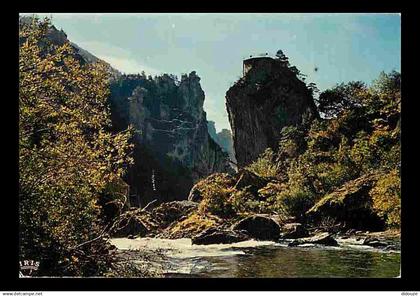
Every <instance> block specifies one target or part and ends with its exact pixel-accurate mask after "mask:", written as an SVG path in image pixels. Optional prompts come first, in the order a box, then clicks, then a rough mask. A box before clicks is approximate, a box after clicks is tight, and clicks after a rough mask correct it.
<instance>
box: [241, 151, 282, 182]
mask: <svg viewBox="0 0 420 296" xmlns="http://www.w3.org/2000/svg"><path fill="white" fill-rule="evenodd" d="M274 157H275V154H274V152H273V150H272V149H271V148H267V149H266V150H265V151H264V152H263V153H262V154H261V155H260V156H259V157H258V159H257V160H256V161H254V162H253V163H251V164H250V165H249V166H248V167H247V168H246V169H247V170H249V171H251V172H253V173H254V174H256V175H258V176H261V177H275V176H277V174H278V172H279V171H278V164H277V162H276V161H275V158H274Z"/></svg>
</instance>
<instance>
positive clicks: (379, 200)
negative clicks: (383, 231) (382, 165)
mask: <svg viewBox="0 0 420 296" xmlns="http://www.w3.org/2000/svg"><path fill="white" fill-rule="evenodd" d="M370 195H371V196H372V200H373V208H374V209H375V210H376V211H377V212H378V214H379V215H380V216H382V217H384V219H385V220H386V223H387V225H388V226H389V227H400V224H401V179H400V175H399V173H398V170H396V169H395V170H392V171H391V172H389V173H386V174H384V175H383V176H382V177H381V178H380V179H379V180H378V182H377V183H376V185H375V186H374V187H373V188H372V189H371V191H370Z"/></svg>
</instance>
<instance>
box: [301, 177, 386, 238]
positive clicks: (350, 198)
mask: <svg viewBox="0 0 420 296" xmlns="http://www.w3.org/2000/svg"><path fill="white" fill-rule="evenodd" d="M377 178H378V176H377V175H375V174H366V175H363V176H362V177H359V178H357V179H355V180H352V181H349V182H347V183H345V184H344V185H343V186H342V187H341V188H339V189H337V190H336V191H334V192H332V193H331V194H328V195H327V196H325V197H324V198H322V199H321V200H320V201H318V202H317V203H316V204H315V205H314V206H313V207H312V208H311V209H309V210H308V211H307V212H306V217H307V219H308V221H310V222H313V223H320V224H322V221H323V220H325V219H326V217H328V218H329V219H333V220H334V221H337V222H338V223H341V224H342V225H345V227H346V228H354V229H359V230H361V229H362V230H374V231H380V230H383V229H384V227H385V221H384V220H383V218H381V217H379V216H378V215H377V214H376V213H375V212H374V211H373V210H372V198H371V197H370V195H369V191H370V189H371V188H372V187H373V185H374V184H375V181H376V180H377Z"/></svg>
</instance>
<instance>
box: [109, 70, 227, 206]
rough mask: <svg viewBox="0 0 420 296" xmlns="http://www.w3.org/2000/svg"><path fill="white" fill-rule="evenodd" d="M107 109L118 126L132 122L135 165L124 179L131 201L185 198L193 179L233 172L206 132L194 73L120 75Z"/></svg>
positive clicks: (200, 92)
mask: <svg viewBox="0 0 420 296" xmlns="http://www.w3.org/2000/svg"><path fill="white" fill-rule="evenodd" d="M110 103H111V113H112V117H113V122H114V124H115V125H116V126H118V128H119V129H124V128H126V127H127V126H128V125H133V126H134V129H135V132H136V137H135V154H134V161H135V165H134V168H133V169H132V170H131V172H130V176H129V180H128V183H129V184H130V185H131V187H132V189H133V191H132V195H133V196H135V197H134V199H132V202H133V203H134V204H137V203H139V202H138V201H137V200H136V198H138V199H139V200H140V203H141V202H143V203H144V202H147V201H149V200H151V199H153V198H158V199H159V201H170V200H176V199H185V198H186V197H187V196H188V192H189V191H190V189H191V187H192V185H193V183H195V181H197V180H198V179H200V178H203V177H205V176H207V175H210V174H211V173H214V172H232V169H231V168H230V166H229V162H228V155H227V153H225V152H223V151H222V149H221V148H220V147H219V146H218V145H217V143H215V141H214V140H213V139H212V138H211V137H210V136H209V133H208V131H207V119H206V113H205V112H204V110H203V103H204V92H203V90H202V89H201V86H200V77H198V76H197V75H196V73H195V72H191V73H190V74H189V75H186V74H185V75H182V77H181V80H180V81H178V80H177V78H176V77H174V76H170V75H167V74H164V75H162V76H159V77H155V78H152V77H150V76H149V77H146V76H145V75H123V76H122V77H121V78H120V79H118V80H117V81H115V82H114V83H112V84H111V97H110Z"/></svg>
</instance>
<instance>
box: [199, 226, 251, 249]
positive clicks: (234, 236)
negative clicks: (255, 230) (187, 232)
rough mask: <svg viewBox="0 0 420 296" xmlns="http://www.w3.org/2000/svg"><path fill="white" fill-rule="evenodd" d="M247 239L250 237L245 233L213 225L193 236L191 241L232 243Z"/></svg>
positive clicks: (206, 243)
mask: <svg viewBox="0 0 420 296" xmlns="http://www.w3.org/2000/svg"><path fill="white" fill-rule="evenodd" d="M247 239H249V237H248V236H247V235H246V234H244V233H241V232H238V231H232V230H229V229H225V228H221V227H211V228H208V229H206V230H204V231H203V232H201V233H199V234H198V235H196V236H193V237H192V238H191V242H192V243H193V244H195V245H210V244H231V243H237V242H241V241H244V240H247Z"/></svg>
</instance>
